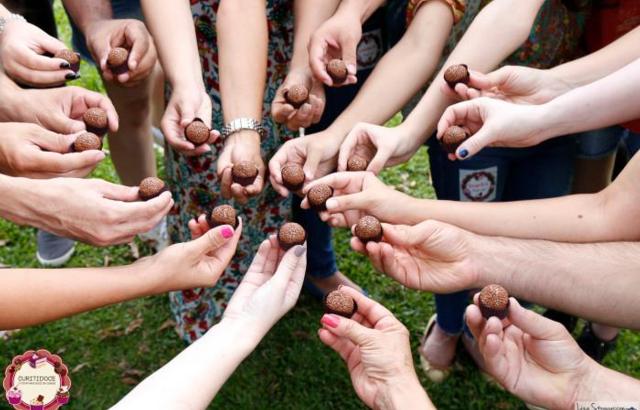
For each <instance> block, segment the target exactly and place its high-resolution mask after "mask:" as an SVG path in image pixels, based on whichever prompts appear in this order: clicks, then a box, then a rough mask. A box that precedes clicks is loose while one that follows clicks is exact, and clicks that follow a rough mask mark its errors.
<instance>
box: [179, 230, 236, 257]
mask: <svg viewBox="0 0 640 410" xmlns="http://www.w3.org/2000/svg"><path fill="white" fill-rule="evenodd" d="M233 234H234V230H233V228H232V227H231V226H230V225H222V226H218V227H216V228H214V229H211V230H209V231H208V232H207V233H205V234H204V235H202V236H201V237H199V238H198V239H195V240H193V241H191V242H189V243H188V244H187V246H189V247H190V248H191V251H192V252H194V253H196V254H198V255H205V254H207V253H209V252H211V251H215V250H216V249H218V248H220V247H221V246H222V245H224V244H225V243H226V242H227V241H228V240H229V239H230V238H232V237H233Z"/></svg>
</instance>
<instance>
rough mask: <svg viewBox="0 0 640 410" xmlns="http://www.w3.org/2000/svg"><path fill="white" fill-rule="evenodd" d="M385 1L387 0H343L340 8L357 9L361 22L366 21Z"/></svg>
mask: <svg viewBox="0 0 640 410" xmlns="http://www.w3.org/2000/svg"><path fill="white" fill-rule="evenodd" d="M385 1H386V0H341V1H340V6H339V10H340V9H351V10H353V11H355V12H356V13H358V15H359V16H360V22H361V23H364V22H365V21H367V19H368V18H369V17H371V15H372V14H373V13H374V12H375V11H376V10H377V9H378V8H379V7H380V6H382V5H383V4H384V3H385Z"/></svg>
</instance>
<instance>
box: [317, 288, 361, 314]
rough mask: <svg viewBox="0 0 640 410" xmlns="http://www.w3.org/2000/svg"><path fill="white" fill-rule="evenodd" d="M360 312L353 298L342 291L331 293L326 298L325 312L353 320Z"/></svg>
mask: <svg viewBox="0 0 640 410" xmlns="http://www.w3.org/2000/svg"><path fill="white" fill-rule="evenodd" d="M357 310H358V304H357V303H356V301H355V300H353V298H352V297H351V296H349V295H348V294H347V293H345V292H343V291H341V290H340V289H337V290H334V291H331V292H329V293H328V294H327V296H326V297H325V298H324V311H325V312H326V313H332V314H335V315H340V316H343V317H346V318H351V317H352V316H353V315H354V314H355V313H356V311H357Z"/></svg>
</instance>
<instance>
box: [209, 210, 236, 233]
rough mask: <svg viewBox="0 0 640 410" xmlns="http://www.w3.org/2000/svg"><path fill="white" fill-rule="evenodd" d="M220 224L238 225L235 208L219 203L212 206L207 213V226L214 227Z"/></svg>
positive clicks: (234, 226)
mask: <svg viewBox="0 0 640 410" xmlns="http://www.w3.org/2000/svg"><path fill="white" fill-rule="evenodd" d="M220 225H231V226H233V228H234V229H235V228H237V227H238V218H237V215H236V210H235V209H234V208H233V207H232V206H231V205H219V206H216V207H215V208H213V211H211V214H210V215H209V226H210V227H212V228H215V227H216V226H220Z"/></svg>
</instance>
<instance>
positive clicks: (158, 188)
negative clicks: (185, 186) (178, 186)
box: [138, 177, 167, 201]
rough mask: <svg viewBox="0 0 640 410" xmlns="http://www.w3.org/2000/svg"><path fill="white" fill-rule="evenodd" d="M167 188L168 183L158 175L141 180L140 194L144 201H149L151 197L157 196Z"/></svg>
mask: <svg viewBox="0 0 640 410" xmlns="http://www.w3.org/2000/svg"><path fill="white" fill-rule="evenodd" d="M166 190H167V185H166V184H165V183H164V181H163V180H161V179H160V178H156V177H148V178H145V179H143V180H142V182H140V187H139V191H138V196H139V197H140V199H142V200H143V201H148V200H149V199H151V198H155V197H157V196H158V195H160V194H161V193H163V192H164V191H166Z"/></svg>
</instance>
